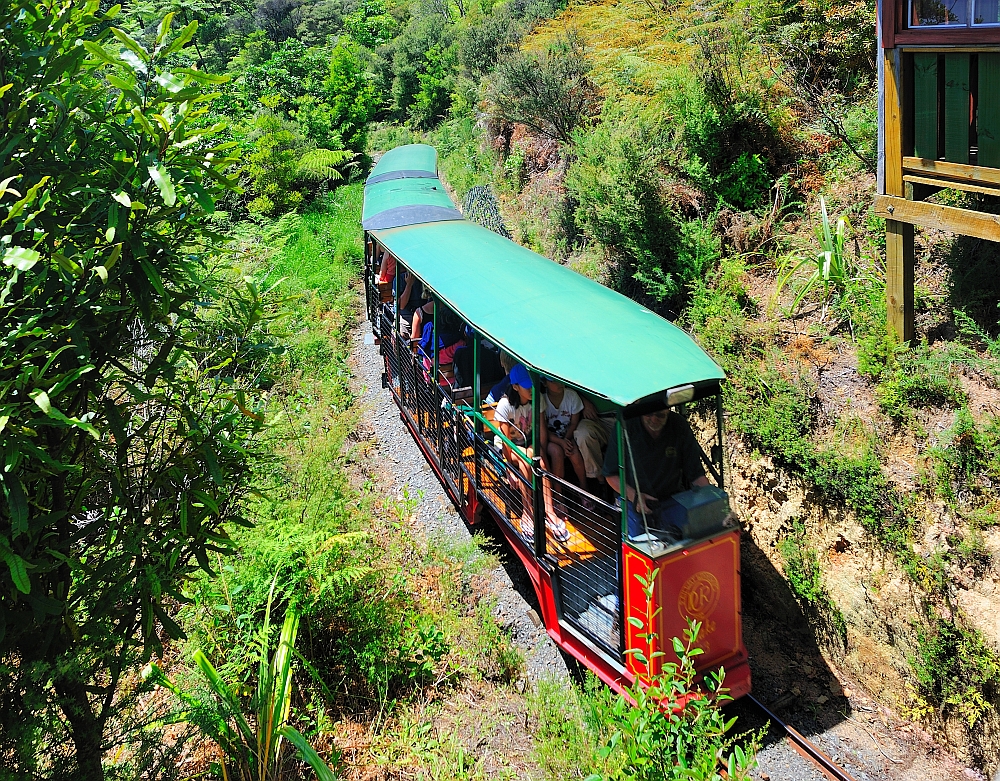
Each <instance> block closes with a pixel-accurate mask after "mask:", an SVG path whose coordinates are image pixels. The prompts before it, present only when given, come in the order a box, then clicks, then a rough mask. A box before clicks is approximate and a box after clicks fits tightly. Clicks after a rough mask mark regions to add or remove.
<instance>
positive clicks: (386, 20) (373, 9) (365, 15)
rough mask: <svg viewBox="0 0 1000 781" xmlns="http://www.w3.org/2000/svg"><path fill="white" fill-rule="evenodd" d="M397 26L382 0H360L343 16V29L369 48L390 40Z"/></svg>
mask: <svg viewBox="0 0 1000 781" xmlns="http://www.w3.org/2000/svg"><path fill="white" fill-rule="evenodd" d="M398 27H399V24H398V23H397V22H396V20H395V19H394V18H393V16H392V15H391V14H390V13H389V12H388V9H387V8H386V4H385V3H384V2H382V0H361V2H360V3H358V6H357V8H356V9H355V10H354V12H353V13H350V14H348V15H347V16H346V17H345V18H344V29H345V30H347V32H348V33H349V34H350V36H351V37H352V38H353V39H354V40H355V41H357V42H358V43H360V44H361V45H362V46H366V47H368V48H369V49H374V48H376V47H378V46H381V45H382V44H385V43H388V42H389V41H390V40H392V38H393V37H394V36H395V34H396V31H397V29H398Z"/></svg>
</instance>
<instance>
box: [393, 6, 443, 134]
mask: <svg viewBox="0 0 1000 781" xmlns="http://www.w3.org/2000/svg"><path fill="white" fill-rule="evenodd" d="M376 67H377V69H378V71H379V72H380V75H381V78H382V81H383V83H384V84H385V85H386V86H387V87H388V88H389V89H388V92H389V93H390V94H391V95H392V106H391V116H392V118H394V119H396V120H399V121H403V120H405V119H408V118H411V114H412V119H413V121H414V122H416V123H417V124H427V123H429V122H430V121H431V120H432V119H433V117H435V116H439V115H440V114H442V113H444V112H445V111H447V109H448V106H449V105H450V100H451V99H450V90H451V78H452V76H453V75H454V73H453V72H454V70H455V69H457V67H458V59H457V51H456V49H455V30H454V28H453V27H452V26H451V25H449V24H448V23H447V22H446V20H445V18H444V17H443V16H441V15H440V14H433V15H430V16H421V17H414V18H413V19H411V21H410V23H409V24H407V26H406V27H405V28H403V30H402V31H401V32H400V34H399V35H398V36H396V37H395V38H394V39H393V40H392V41H391V42H390V43H389V44H387V45H386V46H384V47H382V48H380V49H379V52H378V60H377V63H376ZM421 77H423V78H421ZM421 93H422V97H421V101H422V103H421V108H419V109H417V108H414V106H415V103H416V101H417V95H418V94H421Z"/></svg>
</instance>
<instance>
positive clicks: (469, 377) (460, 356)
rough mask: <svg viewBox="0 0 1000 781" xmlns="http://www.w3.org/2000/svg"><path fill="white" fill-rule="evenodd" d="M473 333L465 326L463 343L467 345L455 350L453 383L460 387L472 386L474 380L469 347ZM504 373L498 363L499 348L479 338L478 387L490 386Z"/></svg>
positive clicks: (504, 370)
mask: <svg viewBox="0 0 1000 781" xmlns="http://www.w3.org/2000/svg"><path fill="white" fill-rule="evenodd" d="M473 335H474V334H473V330H472V328H470V327H468V326H467V327H466V331H465V344H466V345H467V346H466V347H463V348H461V349H459V350H456V351H455V361H454V363H455V383H456V385H457V386H458V387H460V388H465V387H472V383H473V382H474V381H475V378H474V376H473V374H474V372H475V367H474V366H473V363H474V360H473V355H472V347H471V344H472V337H473ZM506 374H507V370H506V369H505V368H503V365H502V364H501V363H500V348H499V347H497V346H496V345H495V344H493V342H491V341H489V340H488V339H481V340H480V342H479V387H480V388H481V389H482V388H492V387H493V384H494V383H496V382H497V381H499V380H500V379H502V378H503V377H504V376H505V375H506ZM501 395H502V394H501Z"/></svg>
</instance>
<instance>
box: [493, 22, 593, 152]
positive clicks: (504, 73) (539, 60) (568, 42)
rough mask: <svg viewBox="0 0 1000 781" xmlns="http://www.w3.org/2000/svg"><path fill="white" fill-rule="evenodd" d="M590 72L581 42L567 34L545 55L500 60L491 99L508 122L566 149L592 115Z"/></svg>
mask: <svg viewBox="0 0 1000 781" xmlns="http://www.w3.org/2000/svg"><path fill="white" fill-rule="evenodd" d="M590 69H591V66H590V63H589V62H588V60H587V56H586V53H585V51H584V47H583V43H582V41H581V40H580V39H579V37H577V36H575V35H573V34H572V33H570V34H567V36H566V37H565V38H560V39H559V40H557V41H556V42H555V43H553V44H551V45H550V46H549V47H548V49H547V50H545V51H544V52H515V53H513V54H511V55H510V56H508V57H507V58H506V59H504V60H501V61H500V63H499V65H498V67H497V69H496V71H495V72H494V74H493V78H492V82H491V86H490V89H491V91H492V99H493V102H494V103H495V104H496V106H497V110H498V111H499V112H500V114H501V116H503V117H504V118H505V119H506V120H507V121H509V122H523V123H524V124H525V125H527V126H528V127H530V128H531V129H532V130H534V131H536V132H537V133H540V134H541V135H544V136H548V137H549V138H554V139H557V140H559V141H562V142H563V143H566V144H568V143H570V142H571V140H572V134H573V131H574V130H575V129H576V128H577V127H579V126H580V125H582V124H584V123H585V122H586V121H587V120H588V119H589V118H590V117H591V116H592V115H593V114H594V113H596V109H597V88H596V86H595V85H594V83H593V82H592V81H591V79H590Z"/></svg>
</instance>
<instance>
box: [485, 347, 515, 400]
mask: <svg viewBox="0 0 1000 781" xmlns="http://www.w3.org/2000/svg"><path fill="white" fill-rule="evenodd" d="M516 364H517V358H515V357H514V356H513V355H511V354H510V353H508V352H504V351H503V350H501V351H500V365H501V366H502V367H503V369H504V371H505V372H507V374H506V375H504V378H503V379H502V380H500V382H498V383H497V384H496V385H494V386H493V387H492V388H491V389H490V392H489V395H488V396H487V397H486V401H487V403H489V404H496V403H497V402H498V401H500V399H502V398H503V397H504V395H505V394H506V393H507V389H508V388H510V371H511V369H513V368H514V366H515V365H516Z"/></svg>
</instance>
